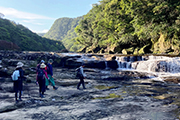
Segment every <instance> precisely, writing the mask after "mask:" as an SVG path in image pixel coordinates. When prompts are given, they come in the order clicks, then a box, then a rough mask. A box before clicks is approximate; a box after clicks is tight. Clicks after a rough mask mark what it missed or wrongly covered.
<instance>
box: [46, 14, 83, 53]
mask: <svg viewBox="0 0 180 120" xmlns="http://www.w3.org/2000/svg"><path fill="white" fill-rule="evenodd" d="M82 19H83V17H82V16H81V17H77V18H67V17H64V18H59V19H57V20H56V21H55V22H54V24H53V25H52V27H51V29H50V30H49V31H48V32H47V33H46V34H45V35H44V37H46V38H50V39H54V40H58V41H62V42H63V44H64V46H65V47H66V49H68V50H70V51H76V49H78V48H79V47H80V46H78V45H77V44H76V43H75V40H73V39H74V38H75V37H77V34H76V33H75V30H74V29H75V27H76V26H77V25H78V24H79V22H80V21H81V20H82Z"/></svg>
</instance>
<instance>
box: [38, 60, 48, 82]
mask: <svg viewBox="0 0 180 120" xmlns="http://www.w3.org/2000/svg"><path fill="white" fill-rule="evenodd" d="M42 63H45V61H44V60H41V61H40V63H39V64H37V66H36V73H37V74H38V70H39V69H40V65H41V64H42ZM45 69H46V68H45ZM36 81H37V77H36Z"/></svg>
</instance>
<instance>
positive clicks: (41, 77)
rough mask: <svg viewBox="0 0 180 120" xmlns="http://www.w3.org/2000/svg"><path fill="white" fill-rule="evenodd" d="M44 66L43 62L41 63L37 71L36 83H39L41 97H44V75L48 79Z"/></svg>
mask: <svg viewBox="0 0 180 120" xmlns="http://www.w3.org/2000/svg"><path fill="white" fill-rule="evenodd" d="M45 68H46V65H45V64H44V63H41V65H40V69H39V70H38V72H37V81H38V84H39V96H40V97H41V98H44V92H45V90H46V80H45V77H46V78H47V79H49V78H48V76H47V72H46V70H45Z"/></svg>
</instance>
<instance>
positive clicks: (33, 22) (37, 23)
mask: <svg viewBox="0 0 180 120" xmlns="http://www.w3.org/2000/svg"><path fill="white" fill-rule="evenodd" d="M22 22H23V23H31V24H34V25H44V24H43V23H40V22H37V21H36V20H22Z"/></svg>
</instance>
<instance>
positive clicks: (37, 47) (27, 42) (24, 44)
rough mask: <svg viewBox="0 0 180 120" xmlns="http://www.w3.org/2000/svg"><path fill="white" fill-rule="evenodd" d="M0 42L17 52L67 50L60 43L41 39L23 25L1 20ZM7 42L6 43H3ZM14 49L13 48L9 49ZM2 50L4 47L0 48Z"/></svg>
mask: <svg viewBox="0 0 180 120" xmlns="http://www.w3.org/2000/svg"><path fill="white" fill-rule="evenodd" d="M0 40H1V43H3V44H4V45H7V47H8V46H9V44H12V45H13V46H15V47H14V48H16V49H17V50H22V51H60V50H62V49H65V47H64V45H63V44H62V42H60V41H54V40H50V39H47V38H43V37H40V36H39V35H37V34H36V33H33V32H32V31H30V30H29V29H28V28H26V27H24V26H23V25H20V24H16V23H14V22H12V21H10V20H7V19H3V18H0ZM3 41H5V42H3ZM7 47H6V50H8V49H12V48H7ZM0 49H4V47H1V46H0Z"/></svg>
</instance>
